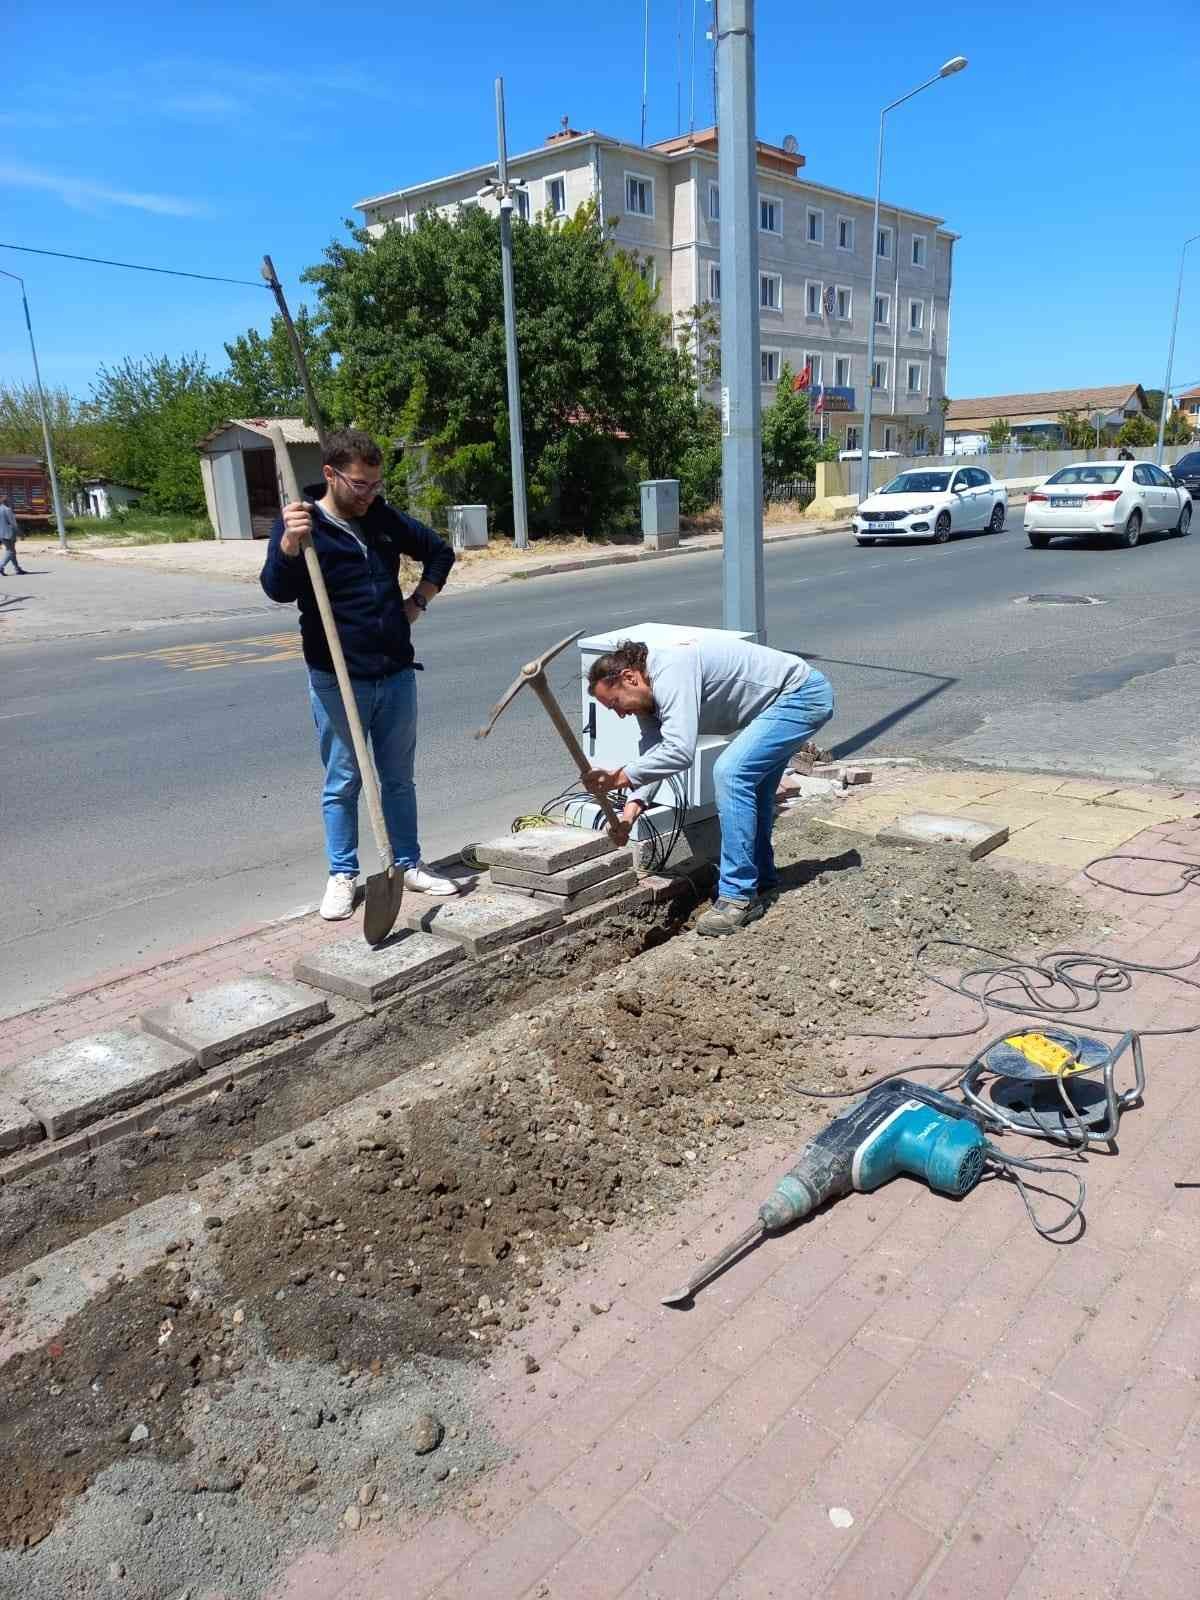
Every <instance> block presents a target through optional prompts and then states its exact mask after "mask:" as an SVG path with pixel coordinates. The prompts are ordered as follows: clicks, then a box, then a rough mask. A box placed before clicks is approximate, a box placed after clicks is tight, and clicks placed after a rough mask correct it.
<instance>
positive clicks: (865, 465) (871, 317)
mask: <svg viewBox="0 0 1200 1600" xmlns="http://www.w3.org/2000/svg"><path fill="white" fill-rule="evenodd" d="M966 64H967V58H966V56H951V58H950V60H949V61H947V62H945V63H944V64H943V65H942V66H941V67H939V68H938V70H937V71H936V72H935V73H934V75H933V77H932V78H927V79H926V80H925V82H924V83H919V84H918V85H917V87H916V88H915V89H910V90H909V91H908V93H907V94H902V95H901V96H900V98H899V100H893V101H892V103H891V105H888V106H884V108H883V110H882V111H881V112H880V113H879V143H878V146H877V147H876V154H875V206H874V211H873V214H872V218H871V294H870V297H869V301H868V304H867V381H866V384H865V385H864V388H863V438H862V474H861V476H860V478H859V485H858V489H859V493H858V498H859V499H860V500H865V499H866V498H867V496H868V495H869V494H870V492H871V391H872V385H873V384H874V381H875V295H876V293H877V292H878V289H879V191H880V189H881V188H882V185H883V119H884V118H885V117H886V116H887V114H888V112H889V111H894V110H895V109H896V107H897V106H902V105H903V104H904V102H905V101H906V100H911V99H912V97H913V96H914V95H916V94H920V93H921V92H922V90H924V89H929V88H931V87H932V86H933V85H934V84H935V83H938V82H940V80H941V79H942V78H949V77H952V76H953V75H954V73H956V72H961V71H962V69H963V68H964V67H965V66H966ZM899 231H900V230H899V229H898V228H897V230H896V234H895V235H894V236H893V238H892V249H893V250H898V249H899V248H900V239H899ZM897 265H899V261H897ZM893 314H894V315H898V314H899V308H894V311H893Z"/></svg>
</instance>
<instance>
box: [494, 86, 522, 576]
mask: <svg viewBox="0 0 1200 1600" xmlns="http://www.w3.org/2000/svg"><path fill="white" fill-rule="evenodd" d="M496 144H497V147H498V151H499V171H500V182H499V184H498V185H497V192H498V194H499V198H500V264H501V271H502V275H503V279H504V352H505V359H506V364H507V366H508V438H509V446H510V448H511V451H512V492H513V533H514V535H515V538H516V544H517V549H518V550H526V549H528V547H529V514H528V510H527V508H526V504H525V434H524V430H523V429H522V427H521V366H520V360H519V357H518V355H517V314H516V309H515V301H514V296H513V259H512V209H513V199H512V189H511V187H510V186H509V182H508V135H507V133H506V132H505V127H504V79H503V78H497V79H496Z"/></svg>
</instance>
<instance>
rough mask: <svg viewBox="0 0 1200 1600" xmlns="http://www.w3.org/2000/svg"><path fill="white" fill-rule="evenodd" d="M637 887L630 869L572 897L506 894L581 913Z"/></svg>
mask: <svg viewBox="0 0 1200 1600" xmlns="http://www.w3.org/2000/svg"><path fill="white" fill-rule="evenodd" d="M637 885H638V875H637V873H636V872H635V871H634V870H633V868H632V867H630V869H629V871H628V872H622V873H619V874H618V875H617V877H615V878H606V879H605V880H604V881H603V882H602V883H592V884H589V885H588V887H587V888H586V889H580V890H579V891H578V892H577V893H576V894H573V895H561V894H549V893H548V892H547V891H546V890H545V889H518V888H512V889H509V890H507V891H506V892H507V893H508V894H519V895H521V896H522V897H523V898H525V899H529V900H536V901H537V902H538V903H539V904H540V905H544V906H558V907H559V908H560V909H561V910H562V911H564V912H567V911H582V910H583V908H584V906H594V905H599V903H600V901H601V900H611V899H612V898H613V897H614V896H615V895H619V894H624V893H625V891H626V890H627V889H636V888H637Z"/></svg>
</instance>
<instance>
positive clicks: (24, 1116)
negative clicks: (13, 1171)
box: [0, 1092, 45, 1156]
mask: <svg viewBox="0 0 1200 1600" xmlns="http://www.w3.org/2000/svg"><path fill="white" fill-rule="evenodd" d="M44 1137H45V1134H44V1132H43V1129H42V1125H41V1123H40V1122H39V1121H38V1119H37V1117H35V1116H34V1114H33V1112H32V1111H30V1109H29V1107H28V1106H23V1105H22V1104H21V1102H20V1101H19V1100H17V1099H15V1098H14V1097H13V1096H12V1095H11V1094H5V1093H3V1092H0V1155H5V1156H6V1155H10V1154H11V1153H12V1151H14V1150H24V1148H25V1147H26V1145H30V1144H37V1142H38V1141H39V1140H40V1139H42V1138H44Z"/></svg>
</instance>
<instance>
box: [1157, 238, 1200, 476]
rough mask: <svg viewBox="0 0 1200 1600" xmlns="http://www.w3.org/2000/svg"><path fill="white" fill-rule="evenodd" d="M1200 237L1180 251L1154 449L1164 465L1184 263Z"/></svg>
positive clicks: (1184, 245) (1158, 460) (1159, 463)
mask: <svg viewBox="0 0 1200 1600" xmlns="http://www.w3.org/2000/svg"><path fill="white" fill-rule="evenodd" d="M1197 239H1200V233H1194V234H1192V236H1191V238H1190V239H1185V240H1184V241H1183V249H1182V250H1181V251H1180V252H1179V282H1178V283H1177V284H1176V286H1175V315H1174V316H1173V317H1172V318H1171V343H1170V347H1169V348H1168V350H1167V376H1166V378H1165V379H1164V380H1163V396H1162V405H1161V406H1160V407H1159V411H1158V444H1157V446H1156V447H1155V451H1154V461H1155V465H1156V466H1159V467H1161V466H1162V456H1163V438H1164V436H1165V434H1166V431H1167V407H1168V406H1169V405H1170V403H1171V373H1172V371H1173V370H1174V367H1175V330H1176V329H1177V328H1178V327H1179V302H1180V300H1181V299H1182V298H1183V264H1184V262H1185V261H1186V259H1187V252H1188V245H1190V244H1195V242H1196V240H1197Z"/></svg>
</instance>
